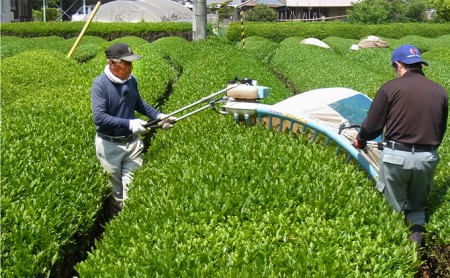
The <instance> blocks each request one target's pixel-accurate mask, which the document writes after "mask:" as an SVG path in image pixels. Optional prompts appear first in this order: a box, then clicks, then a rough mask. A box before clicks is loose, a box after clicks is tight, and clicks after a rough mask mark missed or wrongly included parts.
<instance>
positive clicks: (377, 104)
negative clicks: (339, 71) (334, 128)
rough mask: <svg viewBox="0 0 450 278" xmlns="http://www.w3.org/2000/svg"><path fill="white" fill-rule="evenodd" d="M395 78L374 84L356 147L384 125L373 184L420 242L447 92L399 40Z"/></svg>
mask: <svg viewBox="0 0 450 278" xmlns="http://www.w3.org/2000/svg"><path fill="white" fill-rule="evenodd" d="M391 63H392V66H393V67H394V70H395V74H396V76H397V79H394V80H390V81H388V82H386V83H385V84H384V85H383V86H381V88H380V89H379V90H378V92H377V94H376V96H375V98H374V100H373V103H372V106H371V107H370V110H369V112H368V114H367V117H366V119H365V120H364V121H363V123H362V126H361V130H360V132H359V133H358V135H357V137H356V141H355V147H356V148H358V149H363V148H365V146H366V143H367V141H368V140H373V139H375V138H376V137H378V136H379V135H380V134H382V133H383V131H384V140H385V144H386V147H385V148H384V150H383V152H382V155H381V158H380V173H379V180H378V181H377V188H378V189H379V190H380V191H382V192H384V195H385V196H386V198H387V200H388V201H389V203H390V204H391V205H392V207H393V208H394V209H395V210H396V211H397V212H404V214H405V223H406V224H407V225H408V226H410V227H411V234H410V236H409V239H410V240H412V241H415V242H416V243H417V245H418V246H423V245H424V237H423V232H425V227H424V225H425V223H426V215H425V210H426V207H427V201H428V196H429V193H430V188H431V186H432V183H433V179H434V173H435V170H436V167H437V165H438V163H439V155H438V153H437V149H438V147H439V145H440V144H441V142H442V140H443V138H444V134H445V131H446V128H447V117H448V94H447V92H446V91H445V89H444V88H443V87H442V86H441V85H439V84H437V83H435V82H433V81H431V80H429V79H427V78H426V77H425V75H424V73H423V71H422V67H423V65H426V66H428V63H427V62H425V61H424V60H422V57H421V55H420V51H419V49H417V47H415V46H413V45H409V44H406V45H402V46H400V47H398V48H397V49H395V50H394V52H393V53H392V60H391Z"/></svg>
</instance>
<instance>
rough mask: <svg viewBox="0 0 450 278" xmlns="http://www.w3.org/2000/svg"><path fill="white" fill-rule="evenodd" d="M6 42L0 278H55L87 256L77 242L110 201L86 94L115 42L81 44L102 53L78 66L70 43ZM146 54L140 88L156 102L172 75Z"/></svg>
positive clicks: (55, 39)
mask: <svg viewBox="0 0 450 278" xmlns="http://www.w3.org/2000/svg"><path fill="white" fill-rule="evenodd" d="M121 40H126V41H127V42H129V43H132V44H133V45H136V49H138V48H139V43H138V42H141V43H143V42H144V43H147V42H146V41H144V40H143V39H141V38H133V37H126V38H122V39H121ZM6 41H7V43H6V49H11V50H12V49H14V47H13V46H14V45H16V50H17V53H16V54H14V53H12V52H11V53H9V54H10V55H8V56H10V57H8V58H2V63H1V70H2V82H1V91H2V95H1V103H2V119H3V120H2V127H1V129H2V133H1V149H2V161H1V172H2V182H1V192H2V194H1V204H2V218H1V227H2V234H1V242H2V244H1V254H2V255H1V262H2V264H1V270H0V275H1V276H2V277H3V276H4V277H36V276H41V275H42V276H44V275H45V276H48V275H55V273H51V270H52V269H53V270H55V269H56V270H57V265H58V264H60V263H61V262H62V260H63V259H64V258H65V257H66V256H75V257H76V256H79V255H83V254H82V253H83V252H86V251H87V250H78V248H79V247H78V246H75V243H74V240H75V238H82V237H83V236H86V235H88V234H89V233H90V232H91V231H92V229H93V226H94V222H95V220H96V217H97V214H99V212H101V210H102V203H103V199H104V198H105V197H106V195H107V194H109V186H108V182H107V179H106V177H105V176H104V175H103V174H102V170H101V167H100V165H99V163H98V161H97V159H96V157H95V150H94V147H93V139H94V134H95V129H94V126H93V123H92V116H91V113H90V99H89V89H90V86H91V83H92V80H93V79H94V78H95V76H97V75H98V74H100V73H101V72H102V70H103V68H104V66H105V65H106V61H105V58H104V53H103V51H104V49H105V48H106V47H107V46H108V45H110V44H111V43H112V42H103V43H102V41H103V40H102V39H94V38H92V39H89V38H86V41H84V44H83V46H85V47H86V48H89V46H90V42H93V43H94V44H95V45H99V48H100V49H101V50H100V51H97V53H96V55H97V57H96V58H95V59H92V60H90V61H89V62H88V63H86V64H79V63H77V62H76V61H75V60H72V59H67V58H66V56H65V54H66V53H65V52H66V50H67V45H68V44H70V43H71V42H66V43H65V44H64V43H63V42H62V41H61V38H60V37H48V38H39V39H38V38H29V39H21V38H12V37H9V39H7V40H6ZM28 42H30V43H28ZM67 43H68V44H67ZM49 45H50V46H53V48H54V49H53V50H49V49H50V48H52V47H49ZM27 47H28V49H26V48H27ZM36 49H41V50H36ZM96 49H97V48H96ZM143 54H144V55H145V57H143V58H142V60H143V61H144V63H145V65H146V66H144V67H142V68H141V70H143V71H145V72H146V73H142V80H141V86H142V85H143V86H146V87H147V88H143V89H142V90H141V91H142V94H143V96H144V97H145V98H146V99H147V100H148V101H149V102H152V103H155V102H156V100H157V98H158V97H159V96H160V95H163V94H164V93H165V92H166V90H167V84H168V83H172V80H173V79H174V76H173V72H172V70H171V67H170V66H169V64H168V63H167V62H166V61H165V60H164V59H163V58H162V57H160V56H159V55H156V54H154V53H153V54H152V52H151V51H150V52H149V51H147V52H144V51H143ZM147 59H149V60H148V62H147V63H146V61H147ZM150 59H151V60H150ZM138 72H139V71H138ZM148 72H151V74H148ZM55 267H56V268H55ZM65 271H68V270H65Z"/></svg>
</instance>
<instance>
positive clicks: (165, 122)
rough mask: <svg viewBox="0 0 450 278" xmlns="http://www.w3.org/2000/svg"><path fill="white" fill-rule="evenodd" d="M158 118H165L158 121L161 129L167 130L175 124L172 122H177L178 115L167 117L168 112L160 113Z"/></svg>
mask: <svg viewBox="0 0 450 278" xmlns="http://www.w3.org/2000/svg"><path fill="white" fill-rule="evenodd" d="M156 118H157V119H164V120H161V121H159V122H158V125H159V126H161V129H164V130H167V129H171V128H172V127H173V125H172V124H171V123H173V122H175V121H176V120H177V118H176V117H174V116H170V117H167V115H166V114H163V113H160V114H159V115H158V116H157V117H156Z"/></svg>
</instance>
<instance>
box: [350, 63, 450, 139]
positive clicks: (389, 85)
mask: <svg viewBox="0 0 450 278" xmlns="http://www.w3.org/2000/svg"><path fill="white" fill-rule="evenodd" d="M447 117H448V94H447V92H446V91H445V89H444V88H443V87H442V86H441V85H439V84H437V83H436V82H433V81H431V80H429V79H427V78H426V77H425V75H424V74H423V72H422V71H420V70H411V71H408V72H406V73H405V74H404V75H403V76H402V77H400V78H397V79H394V80H390V81H388V82H386V83H385V84H384V85H383V86H381V88H380V89H379V90H378V92H377V94H376V96H375V98H374V100H373V102H372V105H371V107H370V110H369V112H368V115H367V117H366V119H365V120H364V122H363V124H362V127H361V131H360V132H359V134H358V139H359V140H362V141H367V140H373V139H375V138H376V137H377V136H379V135H380V134H382V132H383V129H385V132H384V139H385V140H393V141H398V142H401V143H406V144H421V145H440V144H441V142H442V139H443V138H444V133H445V130H446V128H447Z"/></svg>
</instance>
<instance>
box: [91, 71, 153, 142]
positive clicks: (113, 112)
mask: <svg viewBox="0 0 450 278" xmlns="http://www.w3.org/2000/svg"><path fill="white" fill-rule="evenodd" d="M91 104H92V116H93V119H94V124H95V129H96V130H97V132H99V133H102V134H106V135H110V136H128V135H131V133H132V132H131V130H130V129H129V122H130V119H135V111H137V112H139V113H140V114H142V115H145V116H147V117H149V118H151V119H155V118H156V117H157V116H158V114H159V113H161V112H160V111H158V110H157V109H156V108H154V107H153V106H151V105H149V104H148V103H146V102H145V101H144V100H142V98H141V96H140V95H139V90H138V86H137V81H136V78H135V77H134V76H131V78H130V79H129V80H128V81H127V82H125V83H123V84H117V83H113V82H111V80H109V78H108V76H107V75H106V74H105V73H102V74H101V75H99V76H98V77H97V78H96V79H95V80H94V82H93V83H92V87H91Z"/></svg>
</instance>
